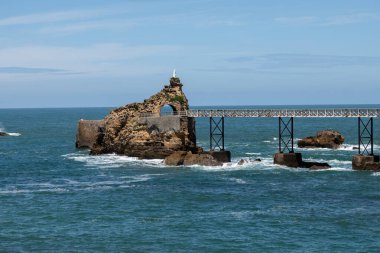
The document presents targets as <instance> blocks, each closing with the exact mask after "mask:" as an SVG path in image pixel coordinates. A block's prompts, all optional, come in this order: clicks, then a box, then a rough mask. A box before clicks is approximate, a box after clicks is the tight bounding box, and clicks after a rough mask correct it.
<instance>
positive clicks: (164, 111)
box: [160, 104, 178, 116]
mask: <svg viewBox="0 0 380 253" xmlns="http://www.w3.org/2000/svg"><path fill="white" fill-rule="evenodd" d="M177 112H178V110H177V108H176V107H175V106H174V105H172V104H163V105H162V106H161V107H160V116H163V115H168V114H169V115H170V114H173V115H175V114H177Z"/></svg>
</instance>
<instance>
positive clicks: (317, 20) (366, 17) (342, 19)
mask: <svg viewBox="0 0 380 253" xmlns="http://www.w3.org/2000/svg"><path fill="white" fill-rule="evenodd" d="M377 20H380V13H354V14H349V15H337V16H331V17H316V16H294V17H277V18H274V22H276V23H282V24H289V25H305V24H309V25H310V24H311V25H316V26H338V25H349V24H356V23H362V22H371V21H377Z"/></svg>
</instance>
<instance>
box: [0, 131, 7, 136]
mask: <svg viewBox="0 0 380 253" xmlns="http://www.w3.org/2000/svg"><path fill="white" fill-rule="evenodd" d="M0 136H8V134H7V133H5V132H0Z"/></svg>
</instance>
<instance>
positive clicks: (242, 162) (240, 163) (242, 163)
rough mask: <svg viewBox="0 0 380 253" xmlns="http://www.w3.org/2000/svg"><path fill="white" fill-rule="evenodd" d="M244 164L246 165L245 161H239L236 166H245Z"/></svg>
mask: <svg viewBox="0 0 380 253" xmlns="http://www.w3.org/2000/svg"><path fill="white" fill-rule="evenodd" d="M246 163H248V161H247V160H244V159H240V161H239V162H238V163H237V164H238V165H244V164H246Z"/></svg>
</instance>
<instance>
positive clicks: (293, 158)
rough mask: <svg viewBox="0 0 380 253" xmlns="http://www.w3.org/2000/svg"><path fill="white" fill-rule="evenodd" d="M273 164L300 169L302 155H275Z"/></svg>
mask: <svg viewBox="0 0 380 253" xmlns="http://www.w3.org/2000/svg"><path fill="white" fill-rule="evenodd" d="M273 163H274V164H279V165H285V166H288V167H293V168H297V167H301V166H302V154H301V153H276V154H274V160H273Z"/></svg>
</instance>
